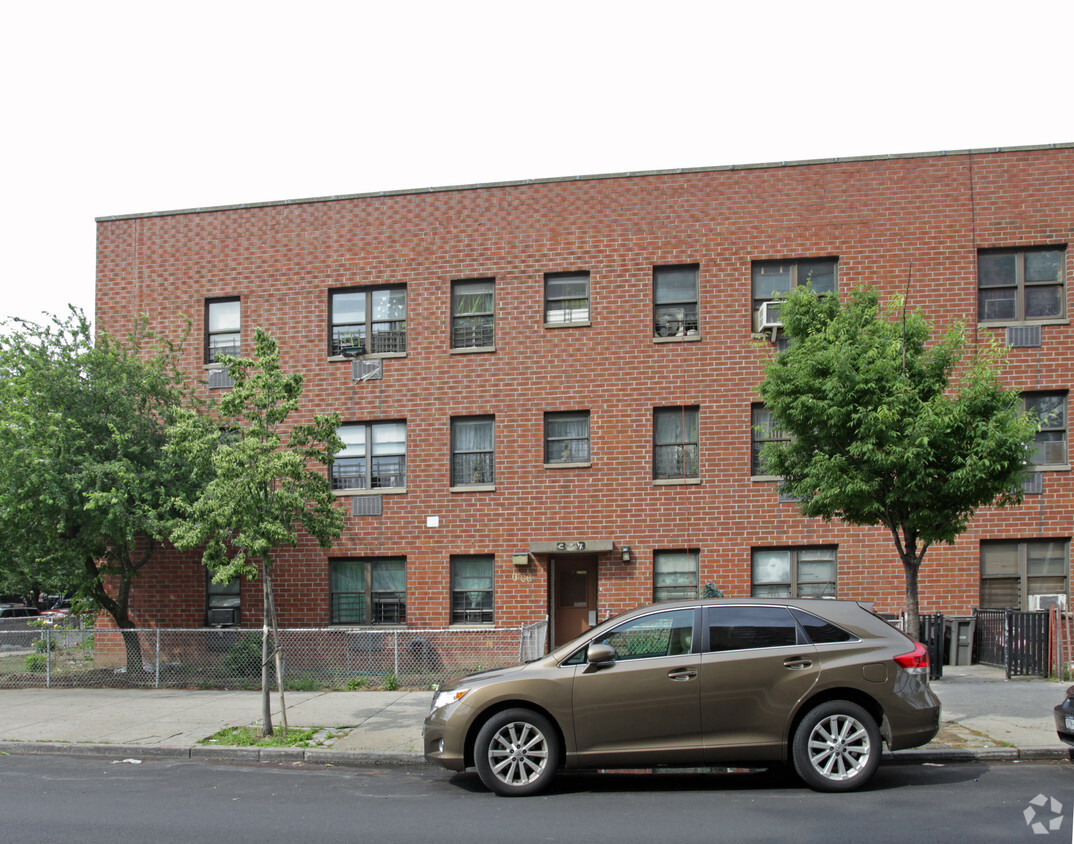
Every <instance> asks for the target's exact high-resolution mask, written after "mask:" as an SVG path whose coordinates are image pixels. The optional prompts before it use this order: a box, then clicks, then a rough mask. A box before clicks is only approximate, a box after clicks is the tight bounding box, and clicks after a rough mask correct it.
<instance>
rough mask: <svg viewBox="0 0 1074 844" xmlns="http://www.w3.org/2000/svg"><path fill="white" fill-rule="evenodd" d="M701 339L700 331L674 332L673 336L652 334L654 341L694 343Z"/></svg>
mask: <svg viewBox="0 0 1074 844" xmlns="http://www.w3.org/2000/svg"><path fill="white" fill-rule="evenodd" d="M700 340H701V332H700V331H698V332H697V333H695V334H682V335H679V334H676V335H675V336H674V337H660V336H657V335H654V336H653V342H654V343H696V342H699V341H700Z"/></svg>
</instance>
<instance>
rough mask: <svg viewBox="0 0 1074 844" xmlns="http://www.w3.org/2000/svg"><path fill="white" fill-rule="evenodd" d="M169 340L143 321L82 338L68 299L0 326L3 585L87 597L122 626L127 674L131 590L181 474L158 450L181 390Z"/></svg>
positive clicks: (82, 322)
mask: <svg viewBox="0 0 1074 844" xmlns="http://www.w3.org/2000/svg"><path fill="white" fill-rule="evenodd" d="M180 348H181V344H176V343H172V342H170V341H168V340H165V339H163V338H160V337H157V336H156V335H154V334H153V333H152V332H150V331H149V330H148V327H147V325H146V322H145V321H144V320H142V321H141V322H139V323H138V325H137V326H136V327H135V329H134V330H133V331H132V333H131V334H130V335H129V336H128V337H127V338H126V339H125V340H117V339H115V338H113V337H111V336H109V335H108V334H105V333H100V334H98V335H97V337H96V338H94V336H93V332H92V330H91V328H90V325H89V322H88V320H87V319H86V317H85V316H84V315H83V314H82V313H81V312H79V311H77V310H75V309H74V308H72V309H71V313H70V314H69V315H68V317H67V318H66V319H60V318H58V317H52V318H51V320H50V321H48V322H45V323H42V324H38V323H33V322H29V321H26V320H15V321H13V322H8V323H5V324H4V333H3V334H2V335H0V566H2V567H3V568H4V569H5V572H6V575H7V578H8V581H9V582H20V583H23V584H26V585H28V586H30V587H31V588H43V587H52V588H57V587H59V586H60V585H61V584H65V585H66V586H67V588H71V587H74V588H75V589H76V591H77V592H79V593H80V594H81V595H83V596H85V597H88V598H90V599H92V600H93V602H94V603H95V604H96V605H97V606H98V607H99V608H100V609H102V610H104V611H105V612H107V613H108V614H109V615H110V616H112V618H113V619H114V621H115V623H116V625H117V626H118V627H119V628H120V630H122V631H124V641H125V643H126V650H127V666H128V671H129V672H131V673H132V674H138V673H140V672H141V671H142V660H141V652H140V648H139V643H138V637H137V635H136V634H135V633H133V632H132V631H133V630H134V628H135V624H134V622H133V621H132V619H131V616H130V593H131V587H132V586H133V584H134V580H135V577H136V576H137V575H138V573H139V572H140V571H142V570H143V569H144V568H145V566H146V565H148V564H149V562H150V560H151V559H152V558H153V556H154V552H155V551H156V549H157V548H158V546H159V544H160V542H161V541H163V540H165V539H166V538H167V536H168V535H169V533H170V532H171V529H172V523H173V522H174V520H175V518H176V517H177V515H178V514H177V511H176V506H175V502H176V501H177V500H179V499H181V498H182V497H183V495H185V494H188V493H189V491H190V487H191V483H192V481H191V477H190V473H189V472H187V471H185V470H184V469H183V467H181V466H177V465H176V464H175V463H173V462H172V461H171V459H170V458H169V457H168V456H167V454H166V453H165V451H164V448H163V446H164V442H165V436H166V434H165V431H166V426H167V425H168V424H169V423H170V422H171V421H172V419H173V418H174V417H175V414H176V412H177V411H178V409H179V408H180V407H181V406H182V405H183V404H184V402H185V401H187V400H188V399H189V392H188V391H187V390H185V389H184V387H183V384H184V382H185V381H186V378H185V375H184V374H183V373H182V372H181V371H180V370H179V367H178V363H177V362H178V360H179V355H180Z"/></svg>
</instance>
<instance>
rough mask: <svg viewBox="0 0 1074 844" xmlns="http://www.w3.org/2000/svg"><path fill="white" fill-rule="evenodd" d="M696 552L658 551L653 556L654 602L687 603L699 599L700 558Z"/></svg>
mask: <svg viewBox="0 0 1074 844" xmlns="http://www.w3.org/2000/svg"><path fill="white" fill-rule="evenodd" d="M699 555H700V552H698V551H696V550H694V551H657V552H656V553H655V554H654V555H653V600H654V601H658V602H659V601H685V600H689V599H691V598H696V597H697V590H698V557H699Z"/></svg>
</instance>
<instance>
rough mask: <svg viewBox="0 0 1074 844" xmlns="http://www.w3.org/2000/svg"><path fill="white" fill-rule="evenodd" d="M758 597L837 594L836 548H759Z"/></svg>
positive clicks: (755, 590) (755, 586) (755, 589)
mask: <svg viewBox="0 0 1074 844" xmlns="http://www.w3.org/2000/svg"><path fill="white" fill-rule="evenodd" d="M751 569H752V575H751V583H752V587H751V594H752V595H753V597H754V598H822V597H824V598H834V597H836V585H837V584H836V575H837V572H836V549H835V548H755V549H754V550H753V558H752V565H751Z"/></svg>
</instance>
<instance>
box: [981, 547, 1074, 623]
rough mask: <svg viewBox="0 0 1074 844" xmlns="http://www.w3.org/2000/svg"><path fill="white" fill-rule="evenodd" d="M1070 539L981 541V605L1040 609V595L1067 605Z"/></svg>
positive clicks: (991, 607) (1001, 607)
mask: <svg viewBox="0 0 1074 844" xmlns="http://www.w3.org/2000/svg"><path fill="white" fill-rule="evenodd" d="M1069 544H1070V543H1069V541H1068V540H1066V539H1062V540H1060V539H1051V540H1041V541H1034V542H982V543H981V606H982V607H984V608H990V609H1006V608H1008V607H1010V608H1013V609H1019V610H1033V609H1037V604H1038V600H1037V596H1041V595H1060V596H1061V603H1062V604H1063V605H1064V606H1065V605H1066V596H1067V571H1068V569H1069V563H1068V555H1069Z"/></svg>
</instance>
